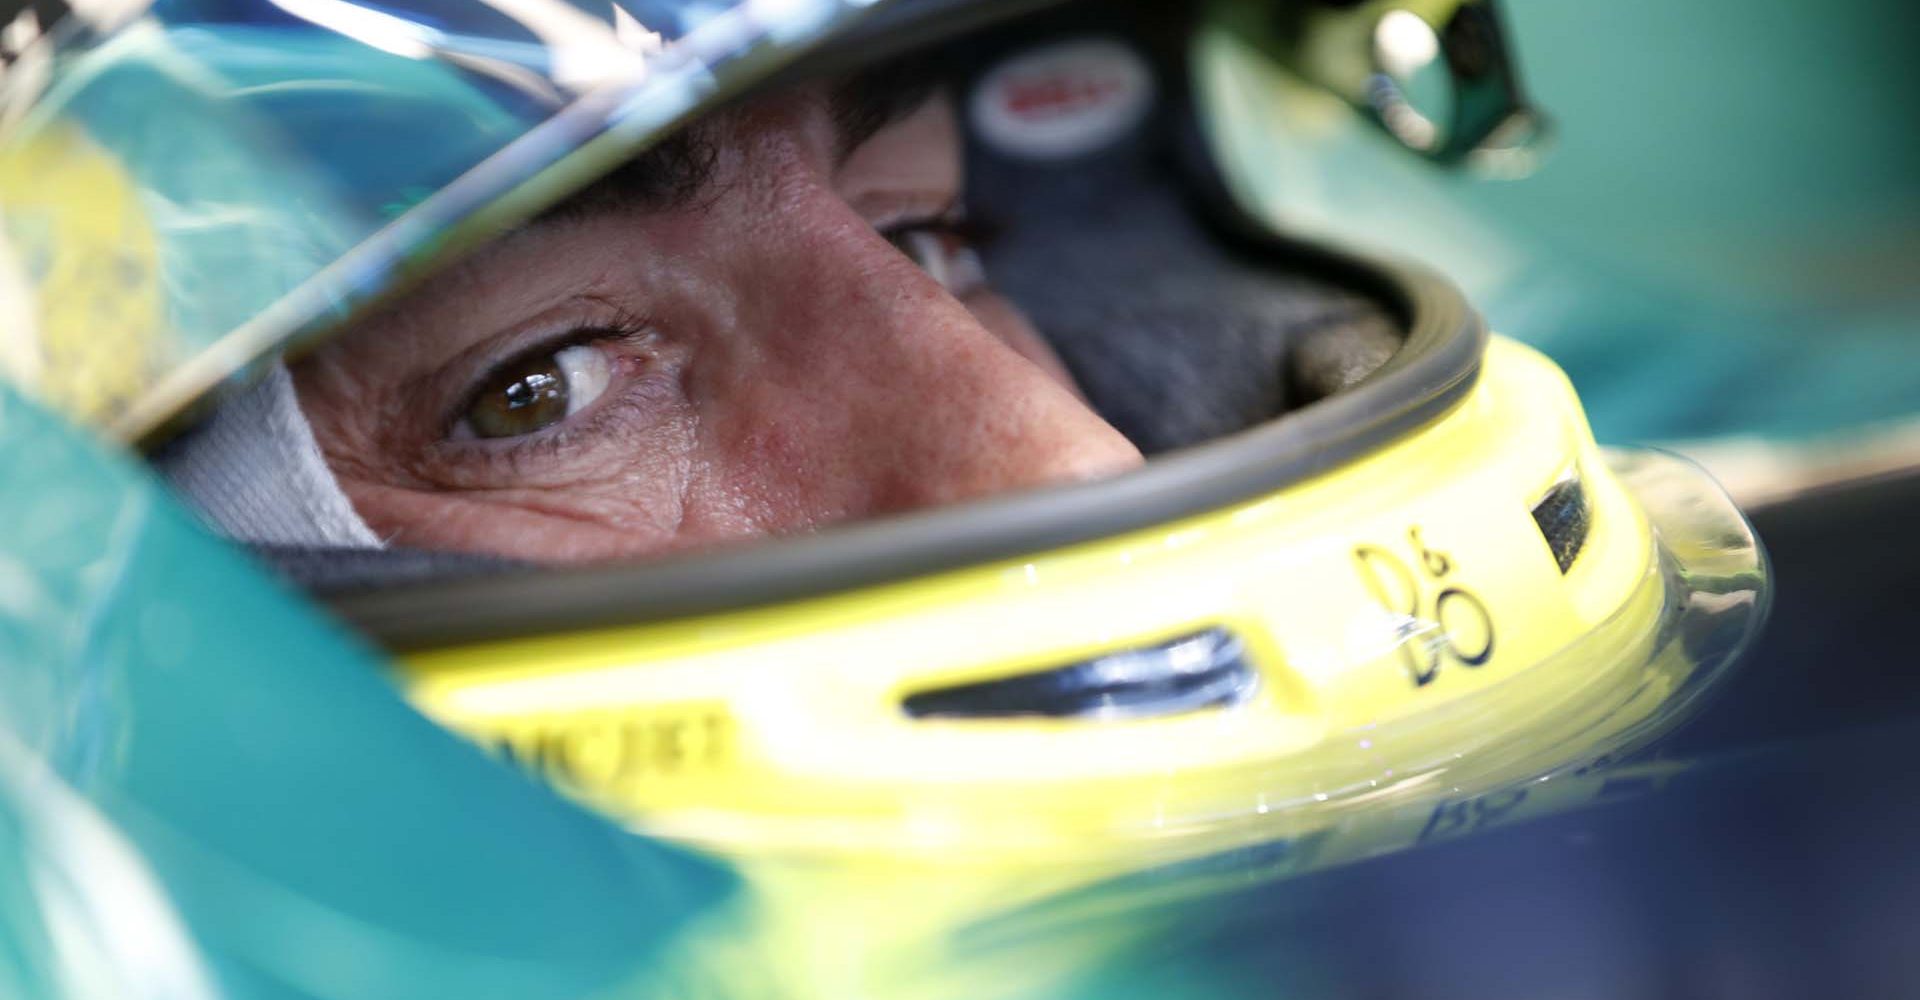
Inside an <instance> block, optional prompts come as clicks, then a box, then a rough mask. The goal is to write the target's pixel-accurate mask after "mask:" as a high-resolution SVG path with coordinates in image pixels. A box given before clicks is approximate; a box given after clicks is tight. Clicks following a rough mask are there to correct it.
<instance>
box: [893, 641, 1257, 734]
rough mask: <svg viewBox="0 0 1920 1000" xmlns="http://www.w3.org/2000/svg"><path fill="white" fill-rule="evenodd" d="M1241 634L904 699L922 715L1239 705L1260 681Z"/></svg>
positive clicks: (1116, 713) (1099, 715)
mask: <svg viewBox="0 0 1920 1000" xmlns="http://www.w3.org/2000/svg"><path fill="white" fill-rule="evenodd" d="M1245 652H1246V648H1245V646H1244V644H1243V643H1242V642H1241V641H1240V637H1239V636H1236V635H1234V634H1233V633H1232V632H1229V631H1227V630H1226V629H1224V628H1210V629H1206V630H1204V631H1201V632H1196V633H1193V634H1191V635H1186V636H1182V637H1180V638H1178V639H1173V640H1170V641H1168V642H1164V643H1159V644H1156V645H1152V646H1143V647H1140V648H1136V649H1128V650H1122V651H1119V652H1114V653H1108V654H1106V655H1104V656H1099V657H1095V658H1093V659H1090V660H1082V661H1080V662H1078V663H1071V664H1068V665H1066V666H1062V667H1055V668H1053V669H1050V670H1040V671H1035V672H1033V673H1025V674H1016V675H1014V676H1011V677H1000V678H996V679H994V680H990V681H978V682H975V683H972V684H958V685H954V686H951V687H941V688H932V689H929V690H925V691H920V692H916V693H914V694H910V695H908V696H906V698H905V699H903V700H902V702H901V707H902V708H903V709H905V711H906V713H907V714H908V715H909V716H912V717H913V718H916V719H1006V718H1018V717H1023V716H1024V717H1040V718H1054V719H1066V718H1073V719H1086V718H1093V719H1139V718H1153V717H1158V716H1168V715H1180V714H1184V713H1187V712H1197V711H1200V710H1203V709H1211V708H1224V707H1226V706H1229V705H1235V704H1239V703H1240V702H1242V701H1245V700H1246V699H1247V697H1248V696H1249V695H1251V694H1252V693H1253V691H1254V689H1255V688H1256V687H1258V686H1259V674H1258V673H1257V672H1255V671H1254V669H1253V667H1252V666H1251V665H1250V664H1249V663H1248V662H1247V659H1246V655H1245Z"/></svg>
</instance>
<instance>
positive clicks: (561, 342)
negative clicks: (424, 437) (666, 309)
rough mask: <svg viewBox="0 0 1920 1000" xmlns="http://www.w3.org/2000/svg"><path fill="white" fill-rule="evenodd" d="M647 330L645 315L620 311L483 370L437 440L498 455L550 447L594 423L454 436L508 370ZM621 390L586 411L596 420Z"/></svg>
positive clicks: (609, 391)
mask: <svg viewBox="0 0 1920 1000" xmlns="http://www.w3.org/2000/svg"><path fill="white" fill-rule="evenodd" d="M650 329H652V324H651V323H650V322H649V321H648V320H647V318H646V317H645V316H642V315H640V314H638V313H635V312H631V311H629V310H626V309H620V310H618V311H617V312H615V314H614V315H613V316H612V318H611V319H609V320H608V321H607V322H604V323H596V324H593V325H591V326H577V327H573V328H572V329H569V330H567V331H565V332H563V333H561V334H559V335H557V336H553V337H549V338H547V339H545V340H541V341H539V342H537V343H535V344H533V345H531V346H529V347H526V348H524V349H522V350H520V351H518V352H516V353H514V354H511V355H509V356H508V357H506V358H504V359H502V360H500V361H497V362H495V363H493V364H492V365H489V366H488V367H487V368H486V369H485V370H484V371H482V372H480V374H479V375H477V376H475V377H474V378H473V379H472V380H471V382H470V384H469V386H468V388H467V389H466V390H465V391H464V392H462V393H461V394H460V396H459V399H458V400H457V401H456V402H455V403H454V405H453V408H452V410H451V411H450V412H449V413H448V414H447V416H446V419H445V420H444V422H443V426H442V428H441V434H440V439H441V441H442V442H444V443H446V444H451V445H459V446H467V447H480V448H484V449H486V450H488V451H490V452H494V453H497V454H502V455H506V454H510V453H513V452H516V451H518V450H519V449H521V448H522V447H530V446H534V445H541V444H553V443H554V441H553V439H556V438H559V437H562V436H565V435H569V434H570V433H571V432H572V431H573V430H575V429H576V428H575V426H574V425H582V426H584V425H585V424H588V423H592V422H594V421H592V420H588V421H582V420H579V419H576V418H575V417H568V418H567V419H565V420H562V421H560V422H558V423H556V424H554V425H553V426H552V427H549V428H546V429H543V430H540V431H536V432H534V433H532V434H528V435H525V436H523V437H517V438H494V439H482V438H464V437H460V436H458V433H457V432H458V429H459V427H460V425H461V423H462V422H463V421H465V420H466V419H467V416H466V415H467V413H468V411H470V410H471V409H472V408H473V406H474V404H475V403H477V402H478V401H479V399H480V394H481V393H482V392H484V391H486V388H487V386H488V385H490V384H492V382H493V381H494V379H495V378H496V377H498V376H500V375H501V374H503V373H505V372H507V371H508V370H510V369H513V368H515V367H518V366H520V365H524V364H526V363H527V362H529V361H533V360H535V359H538V358H543V357H547V356H549V355H553V354H558V353H560V352H561V351H564V350H566V349H567V348H569V347H579V346H583V345H587V344H607V343H616V344H617V343H621V342H627V343H632V342H634V341H637V340H638V339H640V338H641V337H642V336H644V335H645V334H646V333H647V332H648V331H649V330H650ZM614 377H615V379H616V381H618V380H619V378H620V377H619V375H618V374H617V373H616V374H615V376H614ZM621 388H622V386H620V385H617V384H616V385H613V386H609V387H608V389H607V394H606V395H605V396H603V398H602V400H597V401H595V402H594V403H592V404H590V411H589V412H590V413H591V415H592V416H593V417H594V418H596V419H597V417H598V413H599V411H600V410H601V409H603V408H605V405H604V404H610V403H613V402H615V399H614V396H615V394H617V393H619V392H620V390H621ZM585 415H586V414H583V415H582V416H585Z"/></svg>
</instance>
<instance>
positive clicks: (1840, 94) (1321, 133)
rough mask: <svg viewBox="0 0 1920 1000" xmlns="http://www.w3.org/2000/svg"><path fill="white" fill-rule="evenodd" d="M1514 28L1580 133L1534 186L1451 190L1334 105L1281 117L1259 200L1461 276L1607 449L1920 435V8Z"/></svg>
mask: <svg viewBox="0 0 1920 1000" xmlns="http://www.w3.org/2000/svg"><path fill="white" fill-rule="evenodd" d="M1504 9H1505V13H1506V18H1507V22H1508V26H1509V28H1510V38H1509V41H1510V43H1511V44H1512V45H1513V46H1514V47H1515V48H1516V49H1517V53H1518V58H1519V62H1520V69H1521V72H1522V75H1523V78H1524V80H1525V81H1526V83H1527V84H1528V87H1529V90H1530V92H1531V96H1532V98H1533V100H1534V101H1535V102H1536V103H1537V104H1538V105H1539V106H1540V107H1541V108H1542V109H1543V110H1544V111H1545V112H1546V113H1547V114H1548V115H1549V116H1550V118H1551V119H1552V121H1553V123H1554V129H1555V132H1554V140H1553V143H1552V146H1551V148H1550V149H1549V151H1548V153H1547V155H1546V158H1545V159H1544V161H1543V162H1542V163H1541V165H1540V167H1539V169H1538V170H1537V171H1536V172H1535V173H1533V174H1532V175H1531V176H1527V177H1525V178H1522V179H1517V180H1516V179H1501V178H1494V177H1488V176H1485V175H1478V174H1475V173H1473V172H1472V171H1464V172H1455V173H1446V172H1442V171H1437V170H1435V169H1434V168H1432V167H1431V166H1429V165H1428V164H1426V163H1425V162H1423V161H1421V160H1419V159H1418V158H1416V157H1414V156H1411V155H1409V154H1407V153H1406V152H1404V151H1403V150H1401V149H1399V148H1397V147H1396V146H1395V145H1394V144H1393V142H1392V141H1391V140H1390V139H1388V138H1386V137H1385V136H1384V135H1381V134H1379V133H1377V132H1376V131H1375V130H1373V129H1372V128H1371V127H1369V126H1367V125H1366V124H1364V123H1363V122H1361V121H1360V120H1359V118H1358V117H1357V116H1355V115H1353V114H1351V113H1350V112H1346V111H1345V110H1344V109H1343V108H1338V107H1329V106H1327V105H1328V104H1329V103H1330V102H1326V101H1324V100H1321V101H1315V100H1313V99H1311V98H1310V97H1308V96H1306V95H1296V96H1298V98H1299V99H1298V100H1288V101H1280V100H1275V99H1274V95H1271V94H1268V95H1264V96H1262V95H1255V97H1254V99H1255V100H1256V101H1258V102H1259V103H1262V104H1263V105H1265V111H1266V112H1267V113H1266V114H1265V116H1264V117H1263V118H1261V119H1259V120H1261V121H1264V122H1266V123H1267V124H1269V125H1270V126H1275V127H1273V128H1271V129H1270V130H1268V131H1266V132H1265V133H1263V134H1252V135H1246V136H1241V137H1238V138H1237V139H1236V142H1237V143H1238V144H1239V147H1240V148H1239V154H1240V155H1239V156H1238V157H1237V158H1236V159H1237V160H1238V162H1239V163H1240V165H1241V166H1240V169H1239V171H1238V173H1239V174H1240V177H1241V179H1242V181H1243V182H1244V183H1245V184H1247V185H1248V186H1249V189H1250V190H1251V191H1253V192H1254V193H1255V194H1256V196H1257V198H1258V200H1259V201H1260V202H1261V203H1262V204H1264V205H1265V206H1266V207H1267V208H1268V209H1269V210H1270V212H1271V213H1272V215H1273V216H1274V217H1275V218H1276V219H1277V220H1279V221H1280V222H1281V223H1282V224H1283V225H1289V226H1292V227H1294V228H1296V229H1301V228H1304V229H1307V230H1310V231H1318V232H1322V233H1325V234H1329V235H1333V236H1335V237H1337V238H1340V239H1344V240H1347V241H1349V242H1358V243H1361V244H1364V245H1368V246H1371V247H1375V248H1379V249H1383V250H1386V251H1388V252H1392V253H1397V254H1402V255H1405V256H1409V257H1412V258H1414V259H1417V260H1419V261H1422V262H1424V263H1427V264H1428V265H1430V266H1434V267H1438V268H1439V269H1441V270H1443V271H1445V272H1447V273H1448V274H1450V275H1451V276H1452V277H1454V278H1455V279H1456V280H1457V281H1459V282H1460V283H1461V284H1462V285H1463V286H1464V287H1465V289H1466V291H1467V292H1468V295H1469V297H1470V298H1471V299H1473V300H1474V301H1475V302H1476V303H1477V304H1478V305H1479V306H1480V307H1481V308H1482V309H1483V310H1484V311H1485V312H1486V314H1487V315H1488V317H1489V319H1490V320H1491V321H1492V322H1493V324H1494V326H1495V327H1496V328H1497V329H1499V330H1501V331H1502V332H1505V333H1508V334H1510V335H1513V336H1516V337H1519V338H1521V339H1523V340H1528V341H1531V342H1533V343H1535V344H1537V345H1540V346H1541V347H1543V348H1545V349H1546V350H1547V351H1548V352H1549V353H1550V354H1551V355H1552V356H1553V357H1554V358H1555V360H1557V361H1558V362H1560V363H1561V364H1562V365H1563V366H1565V367H1566V368H1567V370H1568V372H1569V373H1570V374H1571V375H1572V377H1573V379H1574V381H1575V383H1576V384H1577V385H1578V387H1579V388H1580V390H1581V395H1582V397H1583V399H1584V400H1585V401H1586V403H1587V406H1588V409H1589V412H1590V413H1591V415H1592V417H1593V420H1594V423H1595V427H1596V430H1597V431H1598V432H1599V433H1600V435H1601V437H1602V438H1603V439H1607V440H1614V441H1620V440H1645V439H1657V440H1670V439H1686V438H1700V437H1713V436H1719V435H1728V434H1740V433H1753V434H1762V435H1767V436H1772V437H1783V438H1804V437H1807V436H1811V435H1818V434H1823V433H1827V432H1832V431H1842V430H1846V429H1850V428H1857V427H1859V426H1861V425H1863V424H1870V423H1877V422H1883V421H1893V420H1900V419H1903V418H1906V417H1909V416H1911V415H1912V414H1913V413H1914V412H1915V410H1916V409H1920V337H1917V336H1916V334H1920V129H1916V128H1915V127H1914V126H1915V124H1916V123H1917V122H1920V111H1917V110H1916V103H1917V102H1920V59H1916V58H1915V50H1914V41H1913V39H1914V38H1915V37H1916V35H1917V34H1920V8H1917V7H1915V6H1914V5H1912V4H1908V3H1903V2H1900V0H1855V2H1852V3H1846V4H1810V3H1805V2H1800V0H1690V2H1686V3H1666V2H1659V0H1613V2H1606V3H1593V2H1587V0H1526V2H1514V3H1508V4H1506V5H1505V7H1504Z"/></svg>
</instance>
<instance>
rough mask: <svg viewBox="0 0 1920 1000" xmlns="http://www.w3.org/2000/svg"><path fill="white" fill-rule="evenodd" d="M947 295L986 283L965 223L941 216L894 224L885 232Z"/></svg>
mask: <svg viewBox="0 0 1920 1000" xmlns="http://www.w3.org/2000/svg"><path fill="white" fill-rule="evenodd" d="M882 235H884V236H885V237H886V238H887V242H889V243H892V244H893V245H894V247H895V248H897V249H898V250H899V251H900V252H901V253H903V254H906V255H907V258H908V259H909V260H912V261H913V262H914V263H915V264H918V265H920V269H921V270H923V271H925V272H927V274H928V275H929V276H931V277H932V278H933V280H935V281H937V282H939V283H940V286H941V287H942V288H945V289H946V290H947V292H948V294H950V295H953V296H955V297H961V296H965V295H967V294H969V293H971V292H974V291H976V290H978V289H979V288H980V287H981V286H983V285H985V284H986V283H987V275H986V271H985V270H983V269H982V268H981V266H980V255H979V254H978V253H977V252H975V250H974V247H973V241H972V240H971V239H970V238H969V236H968V233H967V230H966V229H965V224H964V223H960V222H954V221H951V220H945V219H939V220H930V221H924V222H912V223H906V224H903V225H898V226H891V227H889V228H888V229H887V230H886V231H885V232H883V233H882Z"/></svg>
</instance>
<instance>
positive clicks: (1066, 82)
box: [968, 39, 1153, 160]
mask: <svg viewBox="0 0 1920 1000" xmlns="http://www.w3.org/2000/svg"><path fill="white" fill-rule="evenodd" d="M1152 106H1153V73H1152V71H1151V70H1149V69H1148V68H1147V64H1146V61H1145V60H1143V59H1141V58H1140V56H1139V54H1138V53H1136V52H1134V51H1133V50H1132V49H1131V48H1128V47H1127V46H1125V45H1123V44H1121V43H1119V42H1116V41H1111V40H1105V39H1089V40H1083V41H1074V42H1067V43H1064V44H1061V45H1054V46H1050V47H1047V48H1043V49H1039V50H1037V51H1033V52H1025V53H1021V54H1020V55H1017V56H1015V57H1013V58H1012V59H1009V60H1008V61H1006V62H1005V63H1002V64H1001V65H999V66H997V67H995V68H994V69H993V70H992V71H990V72H989V73H987V75H986V76H984V77H982V78H981V80H980V83H979V84H978V85H977V86H976V87H975V88H974V91H973V98H972V101H971V104H970V107H969V109H968V113H969V116H970V118H971V119H972V122H973V128H974V131H975V132H976V133H978V134H979V136H980V138H981V139H982V140H983V141H985V142H986V143H987V144H988V145H989V146H991V147H992V148H993V149H994V150H996V151H997V152H1000V153H1003V154H1006V155H1008V156H1017V157H1021V158H1024V159H1031V160H1065V159H1071V158H1072V157H1076V156H1084V155H1086V154H1087V153H1091V152H1093V151H1095V150H1098V149H1100V148H1102V147H1104V146H1107V145H1109V144H1111V143H1113V142H1115V141H1117V140H1118V139H1120V137H1122V136H1124V135H1126V134H1127V132H1129V131H1131V130H1132V129H1133V128H1134V127H1135V126H1136V125H1139V124H1140V122H1141V120H1142V119H1144V118H1146V116H1147V111H1148V110H1149V109H1150V108H1152Z"/></svg>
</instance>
